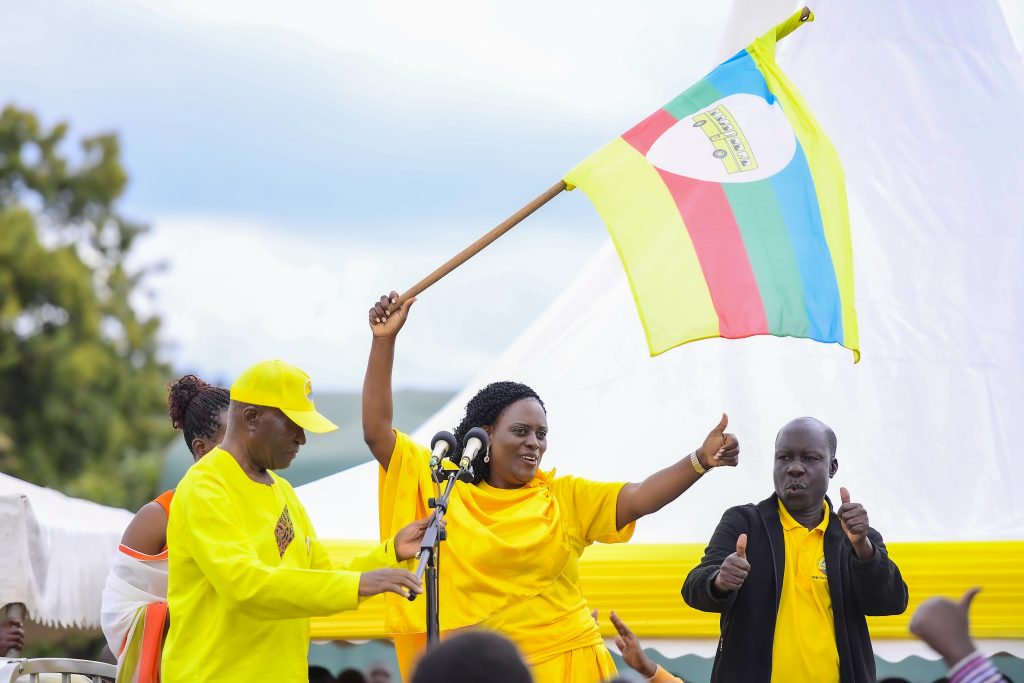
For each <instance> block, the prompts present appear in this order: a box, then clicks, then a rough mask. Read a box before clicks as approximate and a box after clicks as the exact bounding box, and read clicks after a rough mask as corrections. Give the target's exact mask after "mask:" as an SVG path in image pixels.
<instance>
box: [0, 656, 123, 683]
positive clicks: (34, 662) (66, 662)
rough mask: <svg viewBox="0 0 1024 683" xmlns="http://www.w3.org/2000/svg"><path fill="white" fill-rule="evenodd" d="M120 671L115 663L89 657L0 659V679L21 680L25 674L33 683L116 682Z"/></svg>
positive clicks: (11, 682)
mask: <svg viewBox="0 0 1024 683" xmlns="http://www.w3.org/2000/svg"><path fill="white" fill-rule="evenodd" d="M40 674H45V675H42V676H41V675H40ZM116 675H117V667H116V666H114V665H113V664H104V663H103V662H92V661H89V660H85V659H64V658H60V657H57V658H47V659H0V683H18V679H19V678H21V677H22V676H25V677H26V678H25V679H24V680H28V681H29V683H49V682H50V681H54V682H56V681H60V683H77V682H78V681H82V680H86V681H91V683H113V681H114V677H115V676H116ZM58 676H59V678H58Z"/></svg>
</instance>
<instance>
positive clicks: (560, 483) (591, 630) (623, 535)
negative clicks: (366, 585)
mask: <svg viewBox="0 0 1024 683" xmlns="http://www.w3.org/2000/svg"><path fill="white" fill-rule="evenodd" d="M397 298H398V295H397V293H395V292H392V293H391V295H390V297H381V299H380V301H379V302H377V303H376V304H375V305H374V307H373V308H371V309H370V312H369V322H370V328H371V330H372V332H373V343H372V345H371V349H370V358H369V363H368V366H367V370H366V379H365V381H364V384H363V436H364V438H365V440H366V443H367V445H368V446H369V447H370V450H371V451H372V452H373V455H374V457H375V458H376V459H377V462H378V463H379V464H380V466H381V471H380V488H379V494H378V495H379V499H378V502H379V506H380V524H381V529H380V532H381V534H382V537H387V536H390V535H391V534H392V533H393V531H394V530H395V529H397V528H400V527H401V526H402V525H404V524H406V523H407V522H409V521H411V520H414V519H419V518H422V517H424V516H425V515H426V514H428V513H429V508H428V506H427V499H428V498H429V497H431V496H434V495H436V486H435V484H434V482H433V480H432V478H431V472H430V469H429V467H428V459H429V455H430V451H429V449H428V448H427V447H426V446H423V445H421V444H417V443H415V442H413V441H412V440H411V439H410V438H409V437H408V436H407V435H406V434H403V433H402V432H400V431H398V430H396V429H394V428H393V426H392V415H393V410H392V392H391V375H392V368H393V364H394V349H395V341H396V339H397V335H398V333H399V331H400V330H401V329H402V326H403V325H404V324H405V321H406V319H407V317H408V313H409V310H410V308H411V306H412V303H413V302H414V301H415V299H410V300H409V301H407V302H406V303H404V304H403V305H402V306H401V307H400V308H399V309H398V310H397V311H395V312H394V313H389V312H388V308H389V305H390V304H392V303H395V302H396V301H397ZM727 423H728V421H727V418H726V416H725V415H723V416H722V420H721V421H720V422H719V424H718V425H717V426H716V427H715V428H714V429H713V430H712V431H711V433H710V434H709V435H708V436H707V438H706V439H705V440H704V442H703V443H702V444H701V445H700V447H698V448H697V449H696V450H694V451H693V452H692V453H688V454H686V455H684V456H683V457H682V458H681V459H680V460H679V461H678V462H676V463H674V464H672V465H670V466H668V467H666V468H665V469H662V470H660V471H658V472H655V473H654V474H652V475H650V476H649V477H647V478H646V479H644V480H643V481H642V482H640V483H635V484H633V483H603V482H594V481H589V480H586V479H581V478H577V477H572V476H557V477H556V476H555V473H554V470H549V471H542V470H541V469H540V465H541V461H542V459H543V457H544V453H545V451H546V449H547V431H548V426H547V413H546V411H545V408H544V403H543V402H542V401H541V399H540V397H539V396H538V395H537V394H536V393H535V392H534V391H533V390H532V389H530V388H529V387H527V386H525V385H523V384H518V383H515V382H496V383H494V384H491V385H489V386H487V387H485V388H484V389H483V390H481V391H480V392H479V393H478V394H477V395H476V396H474V397H473V398H472V399H471V400H470V401H469V403H468V404H467V406H466V415H465V417H464V418H463V420H462V422H461V423H460V424H459V425H458V426H457V427H456V429H455V436H456V439H457V440H461V438H462V437H463V436H464V435H465V433H466V432H467V431H469V429H470V428H472V427H482V428H483V429H484V430H485V431H486V432H487V433H488V436H489V437H490V446H489V449H488V450H487V451H484V452H481V453H479V454H478V455H477V457H476V458H475V459H474V461H473V472H474V480H473V482H472V483H462V482H460V483H457V484H456V487H455V489H454V490H453V492H452V499H451V508H450V509H451V510H452V512H451V514H450V516H449V517H447V521H448V541H447V543H446V547H445V553H444V560H443V567H444V569H443V571H442V572H441V574H440V592H441V595H440V603H441V605H442V609H441V630H442V637H443V635H444V634H445V633H450V632H451V631H453V630H455V629H460V628H465V627H475V628H483V629H489V630H494V631H500V632H501V633H503V634H504V635H506V636H508V637H509V638H511V639H512V640H513V641H515V642H516V644H517V645H518V646H519V647H520V648H521V649H522V651H523V653H524V655H525V656H526V658H527V661H528V662H529V664H530V665H531V667H532V668H533V673H534V677H535V680H537V681H538V682H539V683H556V682H562V681H565V682H569V681H597V680H604V679H606V678H609V677H611V676H613V675H614V674H615V665H614V663H613V661H612V659H611V655H610V654H609V653H608V650H607V649H606V648H605V646H604V643H603V640H602V638H601V635H600V632H599V630H598V627H597V624H596V623H595V622H594V620H593V618H591V615H590V612H589V610H588V609H587V605H586V601H585V600H584V598H583V592H582V590H581V588H580V585H579V568H578V560H579V557H580V555H581V554H582V552H583V550H584V549H585V548H586V547H587V546H588V545H590V544H591V543H593V542H595V541H599V542H602V543H623V542H626V541H628V540H629V539H630V537H631V536H632V534H633V529H634V525H635V522H636V520H637V519H639V518H640V517H643V516H644V515H647V514H650V513H652V512H656V511H657V510H660V509H661V508H662V507H664V506H665V505H667V504H668V503H670V502H671V501H673V500H675V499H676V498H678V497H679V496H680V495H682V494H683V492H685V491H686V490H687V489H688V488H689V487H690V486H691V485H693V483H694V482H696V481H697V479H699V478H700V476H701V475H702V474H703V473H704V472H705V471H706V470H707V469H710V468H713V467H720V466H735V465H736V464H737V462H738V459H739V443H738V442H737V440H736V437H735V436H733V435H732V434H728V433H726V432H725V429H726V426H727ZM385 599H386V601H387V627H388V630H389V631H390V632H391V633H392V634H394V638H395V647H396V651H397V654H398V660H399V664H400V666H401V668H402V671H403V677H405V676H406V675H408V673H409V671H410V670H411V668H412V664H413V661H414V659H415V657H416V656H417V654H418V653H420V652H421V651H422V649H423V648H424V646H425V644H426V637H425V630H426V627H425V620H424V610H423V606H422V605H421V604H419V603H410V602H408V601H407V600H401V599H399V598H398V597H397V596H386V598H385Z"/></svg>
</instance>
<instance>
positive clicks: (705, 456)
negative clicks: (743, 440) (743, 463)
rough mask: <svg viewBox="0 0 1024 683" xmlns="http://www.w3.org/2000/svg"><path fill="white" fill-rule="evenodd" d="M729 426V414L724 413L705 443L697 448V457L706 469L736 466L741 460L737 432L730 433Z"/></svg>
mask: <svg viewBox="0 0 1024 683" xmlns="http://www.w3.org/2000/svg"><path fill="white" fill-rule="evenodd" d="M728 426H729V416H728V415H726V414H725V413H722V419H721V420H719V421H718V424H717V425H716V426H715V428H714V429H712V430H711V433H710V434H708V437H707V438H706V439H704V443H703V444H702V445H701V447H700V448H698V449H697V459H698V460H700V464H701V465H702V466H703V467H704V468H705V469H711V468H712V467H722V466H723V465H725V466H728V467H736V465H737V464H739V461H740V442H739V441H738V440H737V439H736V435H735V434H729V433H727V432H726V431H725V429H726V428H727V427H728Z"/></svg>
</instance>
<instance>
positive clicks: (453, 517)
mask: <svg viewBox="0 0 1024 683" xmlns="http://www.w3.org/2000/svg"><path fill="white" fill-rule="evenodd" d="M395 435H396V442H395V450H394V453H393V454H392V456H391V463H390V465H389V467H388V470H387V472H385V471H384V470H383V469H381V471H380V488H379V504H380V525H381V528H380V533H381V537H382V538H391V537H392V536H393V535H394V534H395V532H396V531H397V530H398V529H401V528H402V527H403V526H404V525H405V524H408V523H409V522H410V521H412V520H414V519H419V518H422V517H424V516H426V515H427V514H428V513H429V512H430V510H429V508H428V507H427V499H428V498H430V497H436V496H437V495H438V487H437V485H436V484H435V483H434V482H433V480H432V479H431V475H430V469H429V468H428V466H427V461H428V460H429V458H430V451H429V449H427V448H426V447H425V446H423V445H420V444H417V443H415V442H413V441H412V440H411V439H410V438H409V437H408V436H407V435H406V434H403V433H402V432H399V431H397V430H396V432H395ZM623 485H624V484H623V483H601V482H594V481H589V480H586V479H579V478H576V477H568V476H567V477H556V476H555V472H554V470H552V471H550V472H538V473H537V476H536V477H535V478H534V479H533V481H531V482H530V483H529V484H527V485H526V486H524V487H522V488H519V489H496V488H494V487H492V486H489V485H488V484H487V483H486V482H481V483H480V484H476V485H473V484H465V483H462V482H459V483H457V484H456V485H455V489H454V490H453V491H452V496H451V500H450V501H449V506H448V514H447V516H446V519H447V521H448V540H447V541H445V542H444V543H442V544H441V553H440V563H439V574H440V579H439V585H440V600H439V604H440V621H441V633H442V637H444V636H445V635H447V634H451V633H452V632H453V631H456V630H457V629H461V628H467V627H473V628H483V629H489V630H493V631H498V632H500V633H502V634H503V635H505V636H507V637H508V638H510V639H512V640H513V641H514V642H515V643H516V644H517V645H518V646H519V649H520V650H522V652H523V655H524V656H525V657H526V660H527V662H528V663H529V664H530V666H531V667H532V669H533V674H534V678H535V680H536V681H537V683H562V682H563V681H564V682H566V683H569V682H575V681H600V680H604V679H606V678H610V677H612V676H614V675H615V673H616V671H615V664H614V662H613V661H612V658H611V655H610V654H609V652H608V649H607V648H606V647H605V646H604V641H603V640H602V638H601V634H600V632H599V631H598V628H597V624H596V623H594V620H593V619H592V618H591V616H590V611H589V610H588V609H587V604H586V601H585V600H584V598H583V591H582V590H581V588H580V584H579V565H578V562H579V557H580V555H581V554H582V553H583V550H584V549H585V548H586V547H587V546H588V545H590V544H591V543H593V542H595V541H599V542H602V543H623V542H626V541H628V540H629V539H630V537H631V536H632V535H633V529H634V524H635V523H630V524H628V525H627V526H625V527H624V528H622V529H616V528H615V504H616V499H617V498H618V495H619V490H620V489H621V488H622V486H623ZM412 564H413V563H412V561H410V565H412ZM385 600H386V601H387V627H388V630H389V631H390V632H391V633H392V636H393V637H394V640H395V648H396V651H397V654H398V662H399V665H400V667H401V669H402V674H403V679H404V680H409V679H410V678H411V677H410V676H409V673H410V672H411V670H412V667H413V664H414V663H415V660H416V658H418V657H419V656H420V654H421V653H422V651H423V647H424V645H425V642H426V636H425V632H426V622H425V607H424V601H423V600H422V599H420V600H416V601H415V602H409V601H408V600H404V599H402V598H401V597H399V596H397V595H393V594H387V595H386V597H385Z"/></svg>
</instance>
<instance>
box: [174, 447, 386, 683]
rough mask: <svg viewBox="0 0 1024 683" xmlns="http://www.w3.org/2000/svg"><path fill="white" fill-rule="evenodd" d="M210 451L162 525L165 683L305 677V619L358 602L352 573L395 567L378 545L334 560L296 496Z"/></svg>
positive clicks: (283, 681)
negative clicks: (344, 562)
mask: <svg viewBox="0 0 1024 683" xmlns="http://www.w3.org/2000/svg"><path fill="white" fill-rule="evenodd" d="M271 476H272V477H273V479H274V483H273V484H272V485H266V484H259V483H257V482H255V481H253V480H252V479H250V478H249V477H248V476H247V475H246V474H245V472H243V471H242V468H241V467H240V466H239V464H238V462H237V461H236V460H235V459H234V458H233V457H232V456H231V454H230V453H228V452H227V451H224V450H223V449H221V448H215V449H214V450H212V451H210V452H209V453H208V454H207V455H206V456H205V457H204V458H203V459H202V460H200V461H199V462H198V463H196V464H195V465H193V466H192V467H191V468H189V470H188V473H187V474H186V475H185V477H184V478H183V479H182V480H181V483H180V484H179V485H178V488H177V491H176V492H175V495H174V500H173V501H172V503H171V514H170V516H169V517H168V524H167V545H168V548H169V551H168V560H169V585H168V590H167V602H168V605H169V608H170V622H171V628H170V633H169V634H168V636H167V644H166V646H165V648H164V656H163V662H162V680H163V681H164V683H184V682H188V683H199V682H206V681H210V682H213V681H225V682H226V681H238V682H239V683H241V682H242V681H245V682H247V683H251V682H254V681H267V682H270V681H274V682H275V683H287V682H292V681H294V682H296V683H297V682H299V681H302V682H303V683H305V682H306V681H307V680H308V664H307V662H306V657H307V654H308V651H309V617H310V616H314V615H330V614H335V613H337V612H339V611H341V610H346V609H355V608H356V607H358V606H359V577H360V575H359V573H358V572H359V571H360V570H368V569H375V568H378V567H383V566H395V565H396V564H397V562H396V560H395V557H394V549H393V548H391V545H392V544H390V543H384V544H381V545H380V546H379V547H378V548H376V549H375V550H374V551H373V552H372V553H370V555H368V556H365V557H362V558H358V559H356V560H353V561H352V562H351V563H350V564H349V565H348V566H346V567H344V570H343V568H342V567H338V566H335V565H333V564H332V562H331V560H330V558H329V557H328V555H327V551H326V550H325V549H324V547H323V545H322V544H321V543H320V541H319V540H317V537H316V533H315V532H314V531H313V525H312V524H311V523H310V521H309V518H308V517H307V515H306V510H305V508H303V507H302V504H301V503H300V502H299V499H298V498H297V497H296V495H295V491H294V490H293V489H292V487H291V485H290V484H289V483H288V482H287V481H285V480H284V479H282V478H280V477H278V476H277V475H276V474H274V473H273V472H271Z"/></svg>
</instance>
